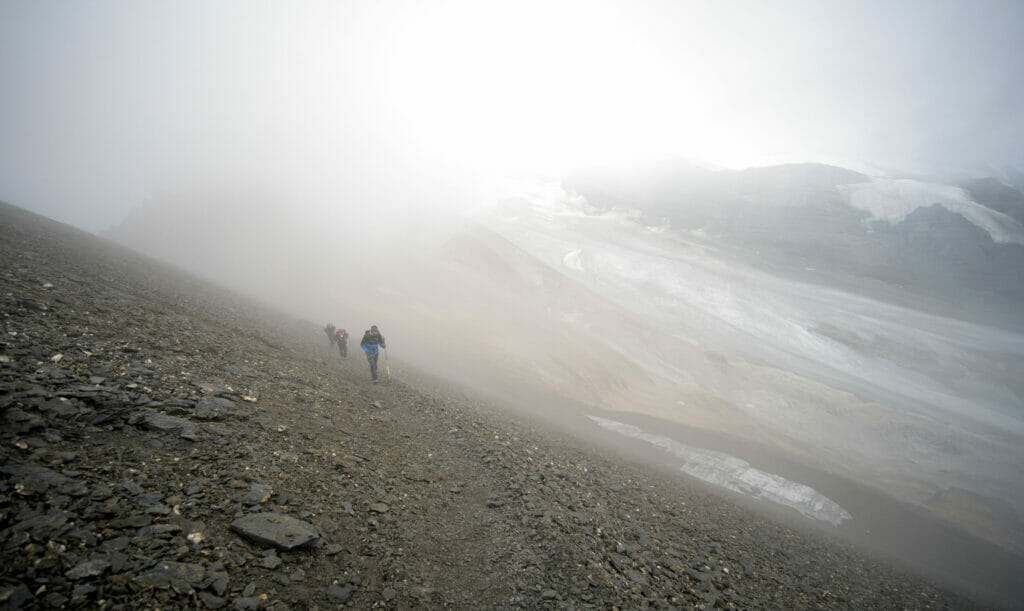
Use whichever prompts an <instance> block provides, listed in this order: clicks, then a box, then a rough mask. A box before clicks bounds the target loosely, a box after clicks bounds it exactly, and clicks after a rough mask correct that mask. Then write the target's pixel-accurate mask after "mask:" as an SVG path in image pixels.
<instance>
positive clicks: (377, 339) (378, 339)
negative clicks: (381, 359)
mask: <svg viewBox="0 0 1024 611" xmlns="http://www.w3.org/2000/svg"><path fill="white" fill-rule="evenodd" d="M359 347H360V348H362V349H363V352H365V353H366V360H367V361H369V363H370V378H371V379H372V380H373V383H374V384H376V383H377V356H378V354H377V352H378V348H383V349H385V350H387V349H388V345H387V343H386V342H385V341H384V336H383V335H381V334H380V330H378V329H377V325H372V326H371V327H370V330H369V331H367V332H366V333H364V334H363V340H362V341H361V342H359Z"/></svg>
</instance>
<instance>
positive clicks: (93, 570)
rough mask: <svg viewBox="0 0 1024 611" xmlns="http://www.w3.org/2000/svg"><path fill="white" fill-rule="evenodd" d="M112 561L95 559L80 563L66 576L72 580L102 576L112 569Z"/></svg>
mask: <svg viewBox="0 0 1024 611" xmlns="http://www.w3.org/2000/svg"><path fill="white" fill-rule="evenodd" d="M110 564H111V563H110V560H108V559H106V558H93V559H92V560H86V561H85V562H80V563H78V564H77V565H76V566H75V567H74V568H73V569H70V570H68V571H67V572H66V573H64V575H65V576H66V577H67V578H68V579H71V580H73V581H74V580H78V579H85V578H86V577H96V576H98V575H102V574H103V573H105V572H106V570H107V569H109V568H110Z"/></svg>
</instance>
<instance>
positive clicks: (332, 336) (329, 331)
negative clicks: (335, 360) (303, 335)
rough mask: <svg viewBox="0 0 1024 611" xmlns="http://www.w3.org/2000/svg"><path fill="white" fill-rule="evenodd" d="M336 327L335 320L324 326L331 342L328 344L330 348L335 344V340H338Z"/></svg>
mask: <svg viewBox="0 0 1024 611" xmlns="http://www.w3.org/2000/svg"><path fill="white" fill-rule="evenodd" d="M334 329H335V327H334V323H333V322H329V323H327V326H326V327H324V333H326V334H327V341H328V342H330V343H329V344H328V345H327V349H328V350H330V348H331V346H333V345H334V342H336V341H338V336H337V335H336V334H335V333H334Z"/></svg>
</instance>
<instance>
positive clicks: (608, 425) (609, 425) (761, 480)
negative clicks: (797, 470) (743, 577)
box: [587, 416, 853, 526]
mask: <svg viewBox="0 0 1024 611" xmlns="http://www.w3.org/2000/svg"><path fill="white" fill-rule="evenodd" d="M587 417H588V418H590V419H591V420H592V421H594V422H595V423H596V424H597V425H598V426H600V427H601V428H603V429H606V430H609V431H613V432H615V433H619V434H620V435H625V436H626V437H632V438H634V439H640V440H642V441H646V442H647V443H650V444H651V445H653V446H655V447H658V448H661V449H662V450H665V451H666V452H668V453H669V454H673V455H675V456H677V457H678V458H681V459H683V465H682V466H681V467H680V469H681V470H682V471H683V472H684V473H688V474H689V475H692V476H694V477H697V478H699V479H702V480H704V481H706V482H708V483H711V484H715V485H716V486H721V487H723V488H726V489H728V490H732V491H733V492H739V493H741V494H747V495H750V496H753V497H755V498H760V499H765V500H768V501H771V502H773V503H778V504H779V505H785V506H787V507H792V508H793V509H796V510H797V511H799V512H800V513H801V514H803V515H805V516H807V517H808V518H813V519H815V520H821V521H823V522H828V523H830V524H832V525H833V526H839V525H840V524H842V523H843V522H844V521H846V520H849V519H851V518H852V517H853V516H851V515H850V514H849V513H848V512H847V511H846V510H845V509H843V508H842V507H840V506H839V505H838V504H837V503H836V502H835V501H833V500H831V499H829V498H828V497H826V496H824V495H823V494H821V493H820V492H818V491H817V490H815V489H814V488H811V487H810V486H806V485H804V484H800V483H797V482H794V481H790V480H788V479H786V478H784V477H782V476H781V475H775V474H774V473H767V472H765V471H761V470H760V469H756V468H754V467H752V466H751V465H750V463H748V462H747V461H745V460H743V459H741V458H737V457H735V456H732V455H729V454H725V453H723V452H716V451H714V450H705V449H701V448H694V447H692V446H688V445H686V444H684V443H680V442H678V441H676V440H674V439H671V438H669V437H664V436H662V435H654V434H652V433H645V432H644V431H643V430H642V429H640V428H639V427H636V426H633V425H631V424H625V423H622V422H617V421H615V420H609V419H607V418H600V417H598V416H587Z"/></svg>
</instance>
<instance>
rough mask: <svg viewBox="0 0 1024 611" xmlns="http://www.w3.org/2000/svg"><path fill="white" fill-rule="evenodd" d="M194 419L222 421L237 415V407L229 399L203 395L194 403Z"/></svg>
mask: <svg viewBox="0 0 1024 611" xmlns="http://www.w3.org/2000/svg"><path fill="white" fill-rule="evenodd" d="M193 415H194V417H195V418H197V419H199V420H223V419H224V418H227V417H232V416H237V415H238V406H237V405H235V402H234V401H231V400H230V399H224V398H222V397H216V396H213V395H205V396H203V398H201V399H199V402H198V403H196V407H195V413H194V414H193Z"/></svg>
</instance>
